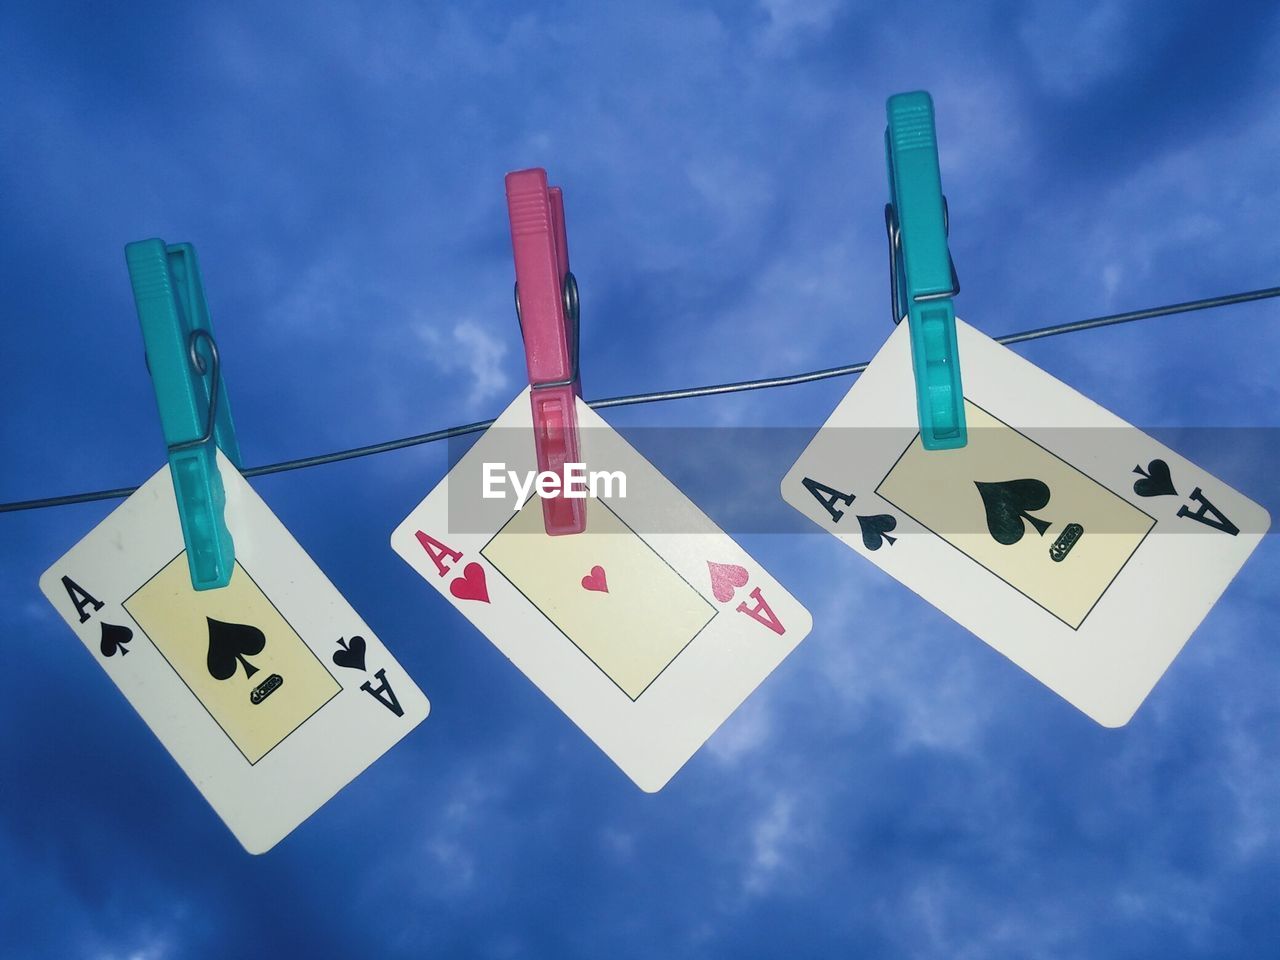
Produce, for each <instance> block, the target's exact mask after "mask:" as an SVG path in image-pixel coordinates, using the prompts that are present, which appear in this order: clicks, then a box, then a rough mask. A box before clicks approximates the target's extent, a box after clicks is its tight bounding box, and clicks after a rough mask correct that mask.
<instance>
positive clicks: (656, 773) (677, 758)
mask: <svg viewBox="0 0 1280 960" xmlns="http://www.w3.org/2000/svg"><path fill="white" fill-rule="evenodd" d="M577 413H578V424H579V432H580V437H581V445H582V459H583V461H584V463H585V466H586V468H587V469H588V470H592V471H609V472H613V471H616V472H619V473H621V474H623V475H624V476H625V478H626V479H625V484H626V486H625V496H621V495H619V493H620V491H619V490H618V489H615V490H614V491H613V492H612V495H604V496H601V497H599V498H588V499H587V500H586V530H585V532H583V533H578V534H572V535H567V536H548V535H547V534H546V532H545V527H544V524H543V511H542V503H541V501H540V500H539V499H538V497H537V496H536V495H534V496H531V497H530V498H529V499H528V500H527V501H526V502H525V503H524V504H523V505H522V506H521V507H520V508H519V509H518V510H514V511H513V506H514V505H515V498H513V497H510V496H506V497H499V498H493V497H485V496H483V495H482V490H483V479H482V475H483V472H484V465H485V464H486V463H488V464H502V465H503V466H504V467H505V468H506V469H507V470H509V471H511V472H513V473H517V474H520V475H525V474H527V473H528V472H530V471H534V470H536V468H537V465H536V462H535V450H534V438H533V427H532V414H531V411H530V405H529V396H528V390H526V391H525V392H523V393H521V394H520V395H519V396H518V397H516V399H515V400H514V401H513V402H512V404H511V405H510V406H509V407H508V408H507V409H506V411H505V412H504V413H503V414H502V415H501V416H500V417H499V418H498V419H497V421H495V423H494V424H493V426H492V427H490V428H489V430H488V431H486V432H485V434H484V435H483V436H482V437H481V438H480V439H479V440H478V441H476V443H475V445H474V446H473V447H472V448H471V449H470V450H469V451H468V452H467V453H466V455H465V456H464V457H463V458H462V459H461V460H460V461H459V462H458V464H457V466H455V467H454V468H453V470H452V471H450V473H449V474H448V476H446V477H445V478H444V479H443V480H442V481H441V482H440V484H439V485H438V486H437V487H436V488H435V490H433V491H432V492H431V493H430V494H429V495H428V496H427V498H426V499H425V500H423V501H422V502H421V503H420V504H419V505H418V506H417V507H415V508H414V510H413V512H412V513H410V514H409V516H408V517H407V518H406V519H405V520H404V522H403V523H401V524H400V526H398V527H397V528H396V530H395V532H394V533H393V534H392V535H391V546H392V548H393V549H394V550H395V551H396V553H398V554H399V555H400V556H401V557H403V558H404V559H405V560H406V561H407V562H408V563H409V565H410V566H411V567H413V568H414V569H415V570H416V571H418V573H419V574H420V575H421V576H422V577H423V578H424V579H425V580H426V581H427V582H428V583H430V584H431V585H432V586H434V587H435V588H436V589H437V590H438V591H439V592H440V593H441V595H442V596H444V598H445V599H446V600H447V601H448V602H449V603H451V604H452V605H453V606H455V607H456V608H457V609H458V610H459V611H460V612H461V613H462V614H463V615H464V616H465V617H466V618H467V619H468V620H470V621H471V622H472V623H473V624H474V625H475V626H476V627H477V628H478V629H479V630H480V631H481V632H482V633H483V634H484V635H485V636H487V637H488V638H489V640H490V641H492V642H493V644H494V645H495V646H497V647H498V649H499V650H501V651H502V652H503V653H504V654H505V655H506V656H507V658H508V659H510V660H511V662H512V663H514V664H515V665H516V666H517V667H519V668H520V670H521V671H523V672H524V674H525V675H526V676H527V677H528V678H529V679H530V680H532V681H533V682H534V683H535V684H536V685H537V686H538V687H539V688H540V689H541V690H542V691H543V692H544V693H545V694H546V695H547V696H548V697H550V698H551V700H552V701H553V702H554V703H555V704H556V705H557V706H559V707H560V708H561V709H562V710H563V711H564V712H565V713H566V714H568V716H569V718H570V719H572V720H573V721H574V723H576V724H577V725H578V726H579V727H580V728H581V729H582V730H583V732H584V733H586V734H587V736H589V737H590V738H591V739H592V740H594V741H595V742H596V744H597V745H598V746H599V747H600V748H601V749H602V750H604V752H605V753H606V754H608V756H609V757H610V758H611V759H612V760H613V761H614V762H615V763H616V764H617V765H618V766H619V767H621V768H622V770H623V771H624V772H625V773H626V774H627V775H628V776H629V777H631V779H632V780H634V781H635V783H636V784H637V785H638V786H640V787H641V788H642V789H643V790H646V791H648V792H654V791H657V790H659V789H661V788H662V787H663V786H664V785H665V784H666V783H667V781H668V780H670V779H671V777H672V776H673V775H674V774H675V773H676V771H677V770H679V769H680V767H681V766H683V764H684V763H685V761H687V760H688V759H689V758H690V757H691V756H692V755H693V754H694V752H696V751H697V749H698V747H700V746H701V745H702V744H703V742H705V741H706V740H707V738H708V737H710V736H711V734H712V733H714V732H715V730H716V729H717V728H718V727H719V726H720V724H721V723H723V722H724V721H725V720H726V719H727V718H728V717H729V715H730V714H731V713H732V712H733V711H734V710H735V709H737V707H738V705H739V704H740V703H742V701H743V700H745V699H746V698H747V696H748V695H749V694H750V693H751V691H752V690H754V689H755V688H756V686H757V685H759V684H760V682H761V681H763V680H764V678H765V677H766V676H768V675H769V673H770V672H771V671H772V670H773V669H774V667H776V666H777V665H778V664H779V663H781V662H782V660H783V658H785V657H786V656H787V654H789V653H790V652H791V651H792V650H793V649H794V648H795V646H796V644H798V643H799V642H800V640H801V639H803V638H804V636H805V635H806V634H807V633H808V632H809V629H810V626H811V620H810V618H809V613H808V611H806V610H805V609H804V607H802V606H801V605H800V604H799V603H798V602H797V601H796V600H795V599H794V598H793V597H792V596H791V595H790V594H789V593H787V591H786V590H785V589H783V587H782V586H781V585H780V584H779V583H778V582H777V581H776V580H774V579H773V578H772V577H771V576H769V574H768V573H767V572H766V571H765V570H764V569H763V568H761V566H760V565H759V564H758V563H756V562H755V561H754V560H753V559H752V558H751V557H749V556H748V555H747V554H746V553H745V552H744V551H743V550H742V548H741V547H739V546H738V545H737V544H736V543H735V542H734V541H733V540H732V539H730V538H729V537H728V536H727V535H726V534H725V533H724V532H723V531H722V530H720V528H719V527H717V526H716V525H715V523H713V522H712V521H711V520H710V519H709V518H708V517H707V516H706V515H705V514H703V513H702V512H701V511H700V510H699V509H698V508H697V507H695V506H694V505H693V503H691V502H690V501H689V500H688V499H687V498H686V497H685V496H684V495H683V494H682V493H681V492H680V491H679V490H678V489H677V488H676V487H675V486H674V485H673V484H672V483H671V482H670V481H669V480H667V479H666V478H665V477H664V476H663V475H662V474H661V473H659V472H658V471H657V470H656V469H655V468H654V467H653V466H652V465H651V464H650V463H649V462H648V461H646V460H645V459H644V458H643V457H642V456H641V455H640V454H639V453H637V452H636V451H635V450H634V449H633V448H632V447H631V446H630V445H629V444H628V443H627V442H626V441H625V440H624V439H623V438H622V437H621V436H620V435H619V434H618V433H616V432H615V431H614V430H613V429H612V428H611V427H609V425H608V424H606V423H605V422H604V421H603V420H602V419H601V418H600V417H599V416H598V415H597V414H596V413H595V412H594V411H593V410H591V409H590V408H589V407H587V406H586V404H584V403H583V402H582V401H581V400H578V401H577Z"/></svg>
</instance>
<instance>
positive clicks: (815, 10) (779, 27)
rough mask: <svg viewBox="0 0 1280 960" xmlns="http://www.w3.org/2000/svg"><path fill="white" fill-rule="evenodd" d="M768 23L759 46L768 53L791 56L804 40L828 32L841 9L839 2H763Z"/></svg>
mask: <svg viewBox="0 0 1280 960" xmlns="http://www.w3.org/2000/svg"><path fill="white" fill-rule="evenodd" d="M760 6H761V7H762V8H763V10H764V13H765V16H766V18H767V22H766V23H765V25H764V28H763V29H762V30H761V32H760V34H759V45H760V48H761V50H762V51H763V52H765V53H768V54H779V53H781V54H785V53H790V52H791V51H792V50H793V49H794V48H795V46H796V44H797V43H799V42H800V41H801V40H804V39H810V38H814V37H818V36H821V35H822V34H824V33H826V32H827V30H828V29H829V28H830V26H831V22H832V21H833V20H834V19H835V16H836V14H837V13H838V12H839V10H840V3H839V0H760Z"/></svg>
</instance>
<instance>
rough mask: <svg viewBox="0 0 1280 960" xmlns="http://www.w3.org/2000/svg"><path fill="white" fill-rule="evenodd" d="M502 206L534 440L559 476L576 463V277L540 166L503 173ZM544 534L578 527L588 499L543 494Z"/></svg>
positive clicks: (557, 202)
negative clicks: (504, 200) (504, 192)
mask: <svg viewBox="0 0 1280 960" xmlns="http://www.w3.org/2000/svg"><path fill="white" fill-rule="evenodd" d="M506 182H507V213H508V216H509V217H510V220H511V247H512V251H513V253H514V254H515V262H516V317H517V318H518V319H519V321H520V332H521V335H522V336H523V337H524V352H525V361H526V363H527V365H528V368H529V403H530V405H531V407H532V410H533V443H534V448H535V452H536V454H537V460H538V470H539V471H540V472H544V471H550V472H552V473H554V474H556V475H557V476H559V477H560V478H561V480H562V482H563V479H564V465H565V464H566V463H581V462H582V454H581V443H580V441H579V436H578V411H577V406H576V404H577V398H578V397H579V396H581V395H582V385H581V382H580V379H579V373H578V332H579V331H578V284H577V281H576V280H575V279H574V276H573V274H572V273H570V272H569V242H568V236H567V234H566V232H565V226H564V199H563V197H562V196H561V193H560V188H559V187H548V186H547V172H546V171H545V170H542V169H537V168H535V169H533V170H518V171H516V172H515V173H509V174H507V181H506ZM542 519H543V525H544V527H545V529H546V532H547V534H548V535H549V536H553V537H557V536H563V535H566V534H573V533H582V532H583V531H584V530H586V528H587V512H586V501H585V500H583V499H569V498H567V497H565V496H563V495H560V496H556V497H552V498H544V499H543V500H542Z"/></svg>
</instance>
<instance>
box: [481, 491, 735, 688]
mask: <svg viewBox="0 0 1280 960" xmlns="http://www.w3.org/2000/svg"><path fill="white" fill-rule="evenodd" d="M586 504H587V529H586V531H585V532H584V533H580V534H577V535H573V536H562V537H549V536H547V534H546V532H545V530H544V528H543V520H542V502H541V500H539V499H538V498H537V497H536V496H535V497H531V498H530V499H529V500H528V502H526V503H525V505H524V506H523V507H522V508H521V510H520V511H519V512H518V513H516V514H514V515H513V516H512V518H511V519H510V520H509V521H507V523H506V524H504V525H503V527H502V529H500V530H499V531H498V532H497V533H496V534H494V536H493V538H492V539H491V540H490V541H489V542H488V543H487V544H485V546H484V549H482V550H481V551H480V555H481V556H483V557H484V558H485V559H486V560H488V561H489V563H491V564H493V566H494V568H495V569H496V570H497V571H498V572H499V573H501V574H502V575H503V576H504V577H506V578H507V580H509V581H510V582H511V584H512V586H514V587H515V588H516V589H517V590H519V591H520V593H522V594H523V595H524V596H525V598H526V599H527V600H528V601H529V602H530V603H532V604H533V606H534V607H535V608H537V610H538V611H539V612H540V613H542V615H543V616H545V617H546V618H547V619H548V620H549V621H550V622H551V623H552V624H553V625H554V626H555V627H556V628H557V629H558V630H559V631H560V632H561V633H563V634H564V635H565V637H567V638H568V639H569V641H570V642H571V643H573V645H574V646H576V647H577V648H578V649H579V650H581V651H582V652H583V653H584V654H586V656H587V657H588V658H589V659H590V660H591V662H592V663H594V664H595V665H596V666H597V667H599V668H600V670H601V671H603V672H604V674H605V675H606V676H607V677H608V678H609V679H610V680H612V681H613V682H614V684H616V685H617V686H618V688H619V689H621V690H622V692H623V693H625V694H626V695H627V696H628V697H630V698H631V699H632V700H635V699H636V698H638V697H639V696H640V694H642V693H643V692H644V691H645V690H646V689H647V688H648V687H649V685H650V684H652V683H653V681H654V680H656V679H657V678H658V676H659V674H661V673H662V671H663V670H665V669H666V668H667V667H668V666H669V665H670V664H671V662H672V661H673V660H675V658H676V656H677V655H678V654H679V653H680V651H682V650H683V649H684V648H685V647H686V646H688V644H689V643H690V642H691V641H692V640H693V638H694V637H696V636H697V635H698V634H699V633H700V632H701V631H702V629H703V628H704V627H705V626H706V625H707V624H708V623H710V622H711V620H712V619H713V618H714V617H715V615H716V609H715V608H714V607H713V606H712V605H711V603H710V602H709V601H708V600H707V599H706V598H705V597H703V596H702V594H700V593H698V591H697V590H695V589H694V588H693V587H692V586H691V585H690V584H689V583H688V581H686V580H685V579H684V578H683V577H682V576H680V574H678V573H677V572H676V571H675V570H674V569H672V567H671V566H670V565H669V564H668V563H667V562H666V561H665V560H663V559H662V557H660V556H659V555H658V554H657V553H656V552H655V551H654V549H653V548H652V547H650V546H649V544H647V543H646V542H645V541H644V540H643V539H642V538H641V537H640V536H639V535H638V534H637V533H636V532H635V531H634V530H632V529H631V528H630V527H628V526H627V525H626V523H625V522H624V521H623V520H622V519H621V518H620V517H619V516H618V515H617V514H616V513H614V512H613V510H611V509H610V508H609V507H608V506H607V505H605V504H604V503H602V502H601V501H599V500H596V499H592V498H589V499H588V500H587V501H586ZM597 568H598V570H597ZM600 573H602V574H603V577H602V578H601V577H600V576H599V575H598V574H600ZM584 580H588V581H589V582H590V584H591V586H592V587H594V588H595V589H588V588H587V587H586V586H584V583H583V581H584ZM602 581H603V582H602ZM602 586H603V587H605V588H606V589H603V590H602V589H600V587H602Z"/></svg>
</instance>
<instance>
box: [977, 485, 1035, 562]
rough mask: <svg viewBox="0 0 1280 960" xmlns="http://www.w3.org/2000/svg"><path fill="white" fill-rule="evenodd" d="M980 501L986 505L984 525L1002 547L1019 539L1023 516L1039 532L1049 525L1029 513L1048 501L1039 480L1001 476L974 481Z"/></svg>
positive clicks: (1021, 531) (1023, 529)
mask: <svg viewBox="0 0 1280 960" xmlns="http://www.w3.org/2000/svg"><path fill="white" fill-rule="evenodd" d="M974 485H975V486H976V487H977V488H978V493H980V494H982V503H983V505H984V506H985V507H986V508H987V529H988V530H990V531H991V536H993V537H995V540H996V543H1003V544H1004V545H1005V546H1006V547H1007V546H1011V545H1013V544H1015V543H1017V542H1018V541H1019V540H1021V539H1022V535H1023V533H1025V532H1026V527H1025V526H1024V525H1023V522H1022V521H1023V520H1027V521H1028V522H1030V523H1031V525H1032V526H1033V527H1035V528H1036V532H1037V533H1039V534H1040V536H1042V537H1043V536H1044V533H1045V531H1046V530H1048V529H1049V527H1050V526H1052V523H1051V522H1050V521H1048V520H1041V519H1040V518H1039V517H1033V516H1031V514H1030V512H1029V511H1031V510H1040V509H1041V508H1043V507H1044V506H1045V504H1047V503H1048V502H1049V486H1048V484H1046V483H1045V482H1044V481H1042V480H1030V479H1027V480H1005V481H1003V482H1001V483H983V482H982V481H981V480H976V481H974Z"/></svg>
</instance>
